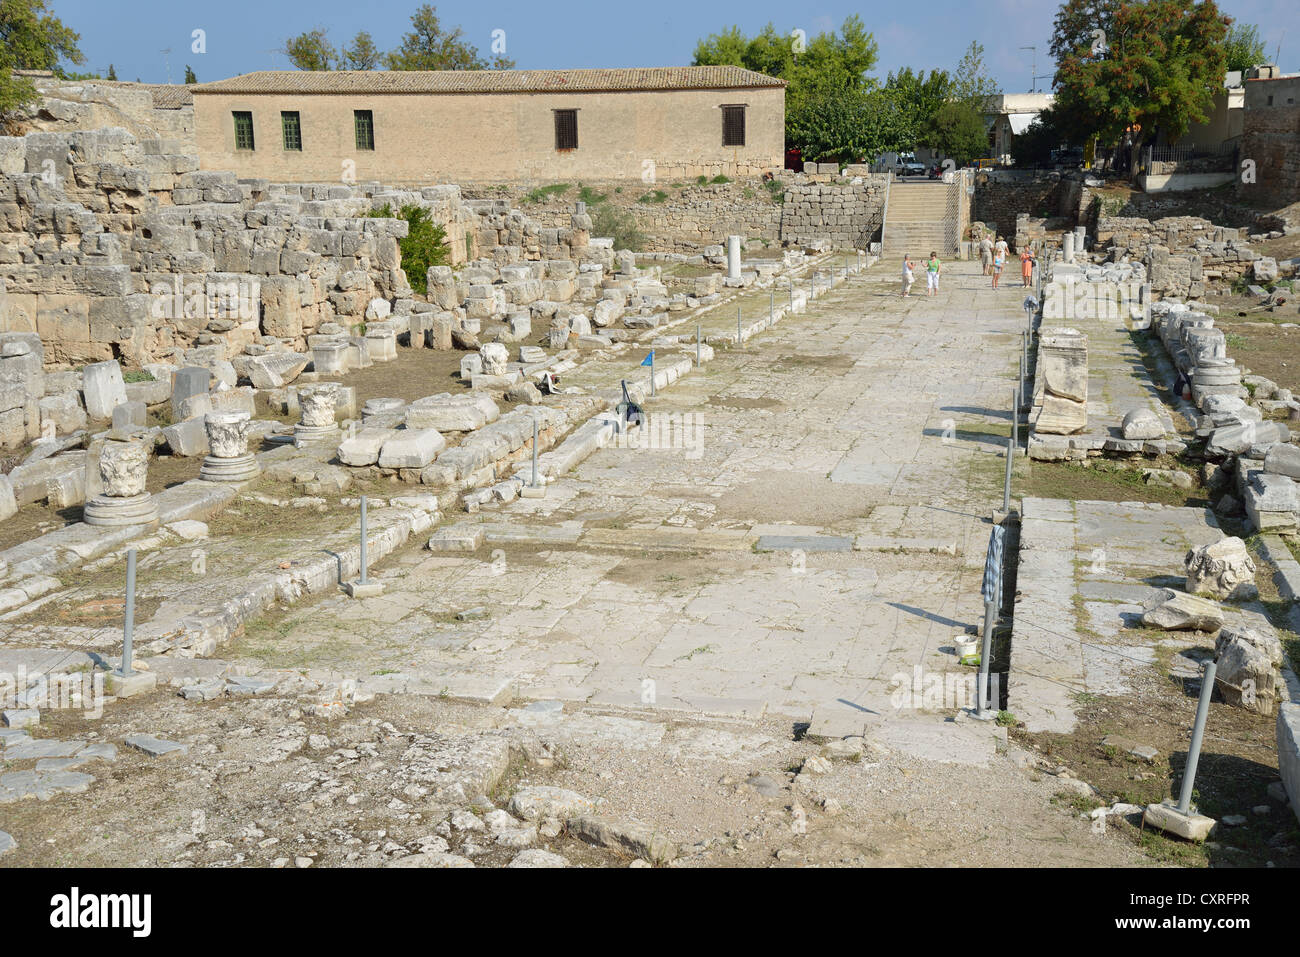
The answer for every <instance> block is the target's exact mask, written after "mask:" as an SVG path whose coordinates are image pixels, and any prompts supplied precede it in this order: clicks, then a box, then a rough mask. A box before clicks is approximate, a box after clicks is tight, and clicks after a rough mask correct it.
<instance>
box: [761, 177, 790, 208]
mask: <svg viewBox="0 0 1300 957" xmlns="http://www.w3.org/2000/svg"><path fill="white" fill-rule="evenodd" d="M763 187H764V188H765V189H766V190H767V194H768V195H769V196H771V197H772V202H774V203H776V204H778V205H780V204H783V203H784V202H785V183H783V182H781V181H780V180H779V179H765V180H763Z"/></svg>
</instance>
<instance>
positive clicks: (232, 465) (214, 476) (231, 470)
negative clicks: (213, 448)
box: [199, 452, 262, 482]
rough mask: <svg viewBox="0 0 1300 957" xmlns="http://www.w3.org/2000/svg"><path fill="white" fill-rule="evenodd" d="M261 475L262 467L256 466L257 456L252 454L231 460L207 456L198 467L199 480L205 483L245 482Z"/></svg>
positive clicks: (238, 456)
mask: <svg viewBox="0 0 1300 957" xmlns="http://www.w3.org/2000/svg"><path fill="white" fill-rule="evenodd" d="M261 474H262V466H260V465H258V464H257V456H255V455H254V454H253V453H252V452H248V453H246V454H244V455H237V456H235V457H234V458H232V459H219V458H217V457H216V456H214V455H209V456H207V457H205V458H204V459H203V464H202V465H200V466H199V478H201V479H202V480H203V481H205V482H247V481H249V480H250V479H255V478H257V477H258V476H259V475H261Z"/></svg>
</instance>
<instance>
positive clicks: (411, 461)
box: [379, 429, 447, 469]
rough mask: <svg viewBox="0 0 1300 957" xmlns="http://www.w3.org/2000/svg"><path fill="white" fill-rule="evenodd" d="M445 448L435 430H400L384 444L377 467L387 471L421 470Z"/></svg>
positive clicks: (445, 442)
mask: <svg viewBox="0 0 1300 957" xmlns="http://www.w3.org/2000/svg"><path fill="white" fill-rule="evenodd" d="M446 447H447V441H446V439H444V438H443V437H442V435H441V433H439V432H438V430H437V429H401V430H398V431H396V432H394V434H393V435H392V436H391V437H389V439H388V440H387V441H386V442H384V445H383V447H382V448H381V449H380V452H379V466H380V468H387V469H422V468H424V467H425V466H426V465H428V464H429V463H430V462H432V461H433V460H434V458H435V457H436V456H437V454H438V453H439V452H441V451H442V450H443V449H445V448H446Z"/></svg>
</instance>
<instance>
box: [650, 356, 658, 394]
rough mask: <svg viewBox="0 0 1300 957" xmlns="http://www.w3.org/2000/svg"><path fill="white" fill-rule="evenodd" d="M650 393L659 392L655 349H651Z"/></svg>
mask: <svg viewBox="0 0 1300 957" xmlns="http://www.w3.org/2000/svg"><path fill="white" fill-rule="evenodd" d="M650 394H651V395H658V394H659V393H658V392H656V391H655V351H654V350H653V349H651V350H650Z"/></svg>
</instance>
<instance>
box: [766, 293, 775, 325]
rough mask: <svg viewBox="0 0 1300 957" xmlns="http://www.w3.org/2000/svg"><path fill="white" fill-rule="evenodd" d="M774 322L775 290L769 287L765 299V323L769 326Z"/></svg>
mask: <svg viewBox="0 0 1300 957" xmlns="http://www.w3.org/2000/svg"><path fill="white" fill-rule="evenodd" d="M774 322H776V290H775V289H769V290H768V300H767V324H768V326H771V325H772V323H774Z"/></svg>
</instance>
